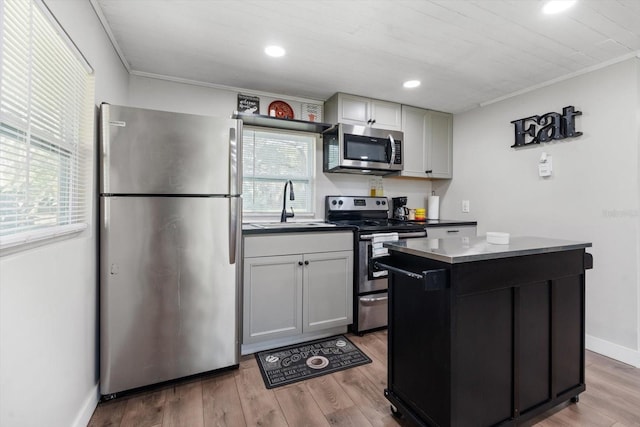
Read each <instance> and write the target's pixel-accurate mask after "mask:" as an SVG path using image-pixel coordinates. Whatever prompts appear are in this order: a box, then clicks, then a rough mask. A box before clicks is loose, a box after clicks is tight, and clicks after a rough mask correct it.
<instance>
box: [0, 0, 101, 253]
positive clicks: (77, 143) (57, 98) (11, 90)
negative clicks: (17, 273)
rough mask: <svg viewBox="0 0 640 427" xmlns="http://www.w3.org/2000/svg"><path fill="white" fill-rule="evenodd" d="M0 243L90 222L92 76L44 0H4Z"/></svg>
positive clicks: (68, 229) (31, 238)
mask: <svg viewBox="0 0 640 427" xmlns="http://www.w3.org/2000/svg"><path fill="white" fill-rule="evenodd" d="M1 19H2V22H1V24H2V39H1V41H0V43H1V44H0V51H1V52H2V53H1V54H0V60H1V67H0V248H6V247H11V246H15V245H19V244H22V243H25V242H30V241H34V240H40V239H43V238H48V237H53V236H57V235H60V234H64V233H67V232H71V231H78V230H80V229H82V228H84V227H86V221H87V218H86V216H87V206H88V205H87V191H90V186H89V183H90V182H91V177H90V174H89V168H90V166H91V159H92V154H91V152H92V148H91V147H92V138H93V116H94V105H93V104H94V95H93V86H94V82H93V75H92V72H91V70H90V69H88V67H87V64H86V63H84V62H83V61H82V60H81V59H80V57H79V52H78V51H77V50H76V49H75V47H74V46H73V45H71V43H70V41H69V40H68V38H66V36H65V35H64V34H63V33H62V32H61V30H60V28H59V27H58V24H57V22H55V21H54V20H53V18H52V17H51V16H50V14H49V13H48V11H47V10H46V8H45V7H44V6H43V4H42V3H41V2H40V1H39V0H3V2H2V17H1Z"/></svg>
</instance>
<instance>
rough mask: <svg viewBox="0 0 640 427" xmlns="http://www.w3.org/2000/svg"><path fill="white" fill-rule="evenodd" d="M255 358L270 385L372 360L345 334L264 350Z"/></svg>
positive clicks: (290, 381) (286, 382) (266, 384)
mask: <svg viewBox="0 0 640 427" xmlns="http://www.w3.org/2000/svg"><path fill="white" fill-rule="evenodd" d="M256 360H257V361H258V366H259V367H260V373H262V378H263V379H264V384H265V386H266V387H267V388H274V387H279V386H283V385H286V384H291V383H294V382H296V381H302V380H308V379H309V378H314V377H319V376H321V375H325V374H330V373H332V372H337V371H341V370H343V369H348V368H353V367H355V366H360V365H364V364H366V363H371V359H369V358H368V357H367V355H366V354H364V353H363V352H362V351H360V349H359V348H358V347H356V346H355V344H353V343H352V342H351V341H349V339H348V338H346V337H345V336H344V335H336V336H334V337H330V338H323V339H320V340H315V341H309V342H305V343H300V344H294V345H290V346H287V347H280V348H276V349H273V350H266V351H261V352H259V353H256Z"/></svg>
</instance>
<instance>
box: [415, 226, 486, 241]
mask: <svg viewBox="0 0 640 427" xmlns="http://www.w3.org/2000/svg"><path fill="white" fill-rule="evenodd" d="M476 234H477V231H476V227H475V226H473V225H462V226H458V227H427V237H428V238H430V239H444V238H446V237H474V236H476Z"/></svg>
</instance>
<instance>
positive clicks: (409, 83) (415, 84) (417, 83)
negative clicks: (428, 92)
mask: <svg viewBox="0 0 640 427" xmlns="http://www.w3.org/2000/svg"><path fill="white" fill-rule="evenodd" d="M402 86H404V87H406V88H407V89H413V88H414V87H418V86H420V80H407V81H406V82H404V83H402Z"/></svg>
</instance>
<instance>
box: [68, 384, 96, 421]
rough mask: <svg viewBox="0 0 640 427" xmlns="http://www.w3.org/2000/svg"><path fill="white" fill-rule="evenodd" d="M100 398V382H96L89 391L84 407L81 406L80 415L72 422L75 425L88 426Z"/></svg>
mask: <svg viewBox="0 0 640 427" xmlns="http://www.w3.org/2000/svg"><path fill="white" fill-rule="evenodd" d="M98 400H99V394H98V384H96V385H95V386H94V387H92V388H91V390H90V391H89V393H87V397H86V399H85V400H84V404H83V405H82V408H80V411H79V412H78V416H77V417H76V419H75V421H74V422H73V424H72V425H73V427H87V425H88V424H89V420H91V416H92V415H93V412H94V411H95V410H96V406H98Z"/></svg>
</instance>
